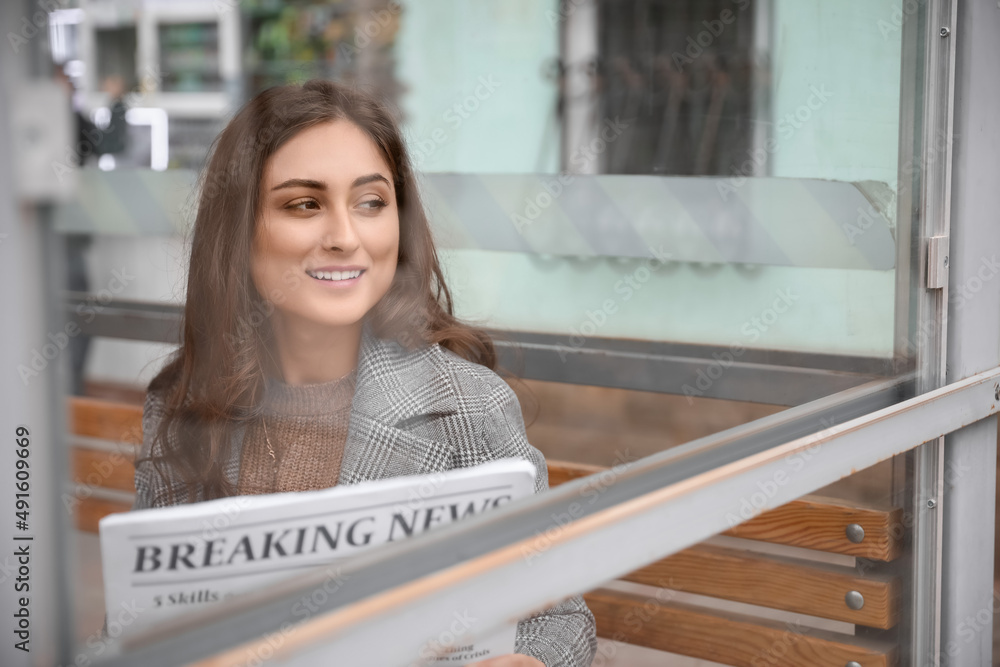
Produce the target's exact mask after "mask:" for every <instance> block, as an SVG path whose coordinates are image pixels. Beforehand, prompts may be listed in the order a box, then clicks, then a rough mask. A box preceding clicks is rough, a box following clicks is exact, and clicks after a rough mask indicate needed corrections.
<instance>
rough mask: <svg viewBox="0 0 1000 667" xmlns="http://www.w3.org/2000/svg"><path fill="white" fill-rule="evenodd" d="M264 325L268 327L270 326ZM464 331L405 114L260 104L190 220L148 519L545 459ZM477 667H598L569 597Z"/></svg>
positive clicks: (484, 338) (267, 95) (271, 98)
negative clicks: (251, 498)
mask: <svg viewBox="0 0 1000 667" xmlns="http://www.w3.org/2000/svg"><path fill="white" fill-rule="evenodd" d="M261 314H263V315H265V316H264V317H261ZM495 365H496V354H495V352H494V348H493V343H492V341H491V340H490V338H489V337H488V335H487V334H486V333H485V332H483V331H481V330H478V329H475V328H473V327H470V326H468V325H465V324H463V323H461V322H459V321H458V320H456V319H455V317H454V316H453V314H452V303H451V296H450V294H449V292H448V288H447V286H446V284H445V282H444V278H443V274H442V272H441V268H440V266H439V264H438V259H437V253H436V251H435V249H434V245H433V241H432V238H431V233H430V228H429V225H428V222H427V218H426V216H425V214H424V211H423V206H422V205H421V203H420V198H419V194H418V192H417V188H416V183H415V180H414V177H413V172H412V170H411V167H410V161H409V158H408V156H407V154H406V150H405V147H404V145H403V142H402V138H401V135H400V132H399V130H398V128H397V127H396V124H395V122H394V121H393V119H392V116H391V115H390V114H389V113H388V112H387V110H386V109H385V108H384V107H383V106H382V105H380V104H379V103H378V102H377V101H375V100H374V99H373V98H371V97H369V96H367V95H364V94H362V93H359V92H357V91H356V90H353V89H347V88H344V87H342V86H339V85H336V84H333V83H330V82H327V81H310V82H307V83H306V84H304V85H302V86H284V87H280V88H272V89H270V90H267V91H265V92H263V93H261V94H260V95H258V96H257V97H255V98H254V99H253V100H251V101H250V102H249V103H247V105H246V106H245V107H244V108H243V109H241V110H240V112H239V113H237V114H236V116H235V117H234V118H233V119H232V121H231V122H230V123H229V125H228V126H227V127H226V129H225V130H223V132H222V133H221V134H220V135H219V137H218V139H217V140H216V142H215V144H214V146H213V148H212V153H211V157H210V159H209V162H208V164H207V167H206V170H205V173H204V178H203V183H202V188H201V194H200V199H199V205H198V215H197V218H196V220H195V226H194V234H193V237H192V243H191V259H190V267H189V272H188V285H187V299H186V302H185V307H184V320H183V338H182V344H181V346H180V347H179V348H178V350H177V351H176V352H175V353H174V355H173V356H172V358H171V359H170V361H169V362H168V363H167V365H166V366H165V367H164V368H163V370H161V371H160V373H159V374H158V375H157V376H156V377H155V378H154V379H153V381H152V382H151V383H150V385H149V389H148V392H147V398H146V404H145V408H144V412H143V433H144V440H143V446H142V451H141V453H140V456H139V459H138V460H137V464H136V476H135V485H136V503H135V509H141V508H154V507H163V506H168V505H173V504H178V503H185V502H198V501H202V500H207V499H211V498H219V497H224V496H230V495H241V494H260V493H274V492H286V491H304V490H309V489H321V488H326V487H330V486H334V485H337V484H355V483H358V482H361V481H366V480H375V479H382V478H387V477H394V476H398V475H412V474H421V473H431V472H437V471H442V470H448V469H452V468H460V467H467V466H473V465H477V464H480V463H485V462H487V461H491V460H495V459H500V458H506V457H519V458H524V459H527V460H529V461H531V462H532V463H533V464H534V465H535V467H536V469H537V471H538V475H537V477H536V483H535V491H536V492H539V491H542V490H544V489H546V488H547V486H548V476H547V471H546V466H545V460H544V458H543V457H542V455H541V453H540V452H539V451H538V450H537V449H535V448H534V447H532V446H531V445H530V444H529V443H528V441H527V438H526V436H525V430H524V423H523V421H522V417H521V411H520V406H519V405H518V401H517V398H516V397H515V396H514V393H513V391H512V390H511V389H510V387H509V386H508V385H507V384H506V383H505V382H504V381H503V380H502V379H501V378H500V377H499V376H498V375H497V374H496V373H495V372H494V367H495ZM515 650H516V654H512V655H509V656H500V657H499V658H494V659H492V660H490V661H487V662H486V663H482V664H483V665H489V666H490V667H501V666H502V665H536V666H537V665H539V664H542V665H549V666H550V667H551V666H554V665H589V664H590V663H591V660H592V659H593V656H594V653H595V650H596V639H595V628H594V618H593V615H592V614H591V613H590V611H589V610H588V609H587V607H586V605H585V604H584V603H583V600H582V599H581V598H580V597H578V596H576V597H572V598H570V599H568V600H566V601H564V602H562V603H560V604H558V605H556V606H554V607H552V608H550V609H547V610H545V611H543V612H541V613H538V614H535V615H533V616H531V617H528V618H525V619H523V620H522V621H521V622H520V623H519V624H518V627H517V635H516V644H515Z"/></svg>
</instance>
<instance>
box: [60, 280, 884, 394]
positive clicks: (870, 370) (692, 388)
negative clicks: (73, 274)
mask: <svg viewBox="0 0 1000 667" xmlns="http://www.w3.org/2000/svg"><path fill="white" fill-rule="evenodd" d="M65 307H66V315H67V317H69V318H70V320H71V321H73V322H75V323H76V324H77V326H79V327H80V329H81V331H82V332H83V333H85V334H87V335H91V336H106V337H110V338H124V339H129V340H144V341H156V342H161V343H172V344H177V343H178V342H179V341H180V325H181V315H182V311H183V309H182V307H181V306H178V305H171V304H155V303H147V302H139V301H128V300H122V299H115V300H112V301H108V302H107V303H99V302H96V301H95V300H94V297H93V296H89V295H86V294H81V293H74V292H69V293H67V297H66V299H65ZM490 333H491V335H492V336H493V337H494V340H495V341H496V343H497V347H498V349H499V352H500V360H501V364H502V365H503V367H504V368H507V369H510V370H512V371H513V372H514V373H515V374H516V375H518V377H521V378H524V379H529V380H543V381H549V382H567V383H572V384H588V385H597V386H601V387H615V388H619V389H634V390H639V391H655V392H660V393H667V394H682V395H686V396H697V397H705V398H721V399H727V400H734V401H754V402H757V403H771V404H775V405H801V404H802V403H807V402H809V401H812V400H815V399H818V398H821V397H823V396H829V395H831V394H835V393H837V392H839V391H843V390H845V389H848V388H850V387H856V386H859V385H862V384H864V383H865V382H869V381H872V380H875V379H878V378H884V377H890V376H891V375H892V371H893V368H892V366H893V362H892V361H891V360H886V359H878V358H873V357H848V356H839V355H833V354H815V353H803V352H786V351H781V350H752V349H741V350H737V351H735V352H734V351H733V350H732V349H731V348H728V347H722V346H713V345H691V344H684V343H661V342H653V341H638V340H620V339H610V338H593V339H588V340H587V341H586V342H585V344H584V345H582V346H580V347H575V346H573V345H572V343H571V341H570V340H569V339H568V338H567V337H565V336H556V335H554V334H543V333H529V332H522V331H491V332H490ZM844 368H849V369H850V371H845V370H843V369H844Z"/></svg>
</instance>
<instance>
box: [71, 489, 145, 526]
mask: <svg viewBox="0 0 1000 667" xmlns="http://www.w3.org/2000/svg"><path fill="white" fill-rule="evenodd" d="M131 509H132V506H131V505H129V504H126V503H123V502H119V501H116V500H107V499H105V498H93V497H91V498H84V499H83V500H81V501H80V504H79V505H77V506H76V527H77V529H78V530H82V531H84V532H87V533H96V532H98V530H97V529H98V522H99V521H100V520H101V519H102V518H104V517H106V516H107V515H109V514H115V513H116V512H128V511H129V510H131Z"/></svg>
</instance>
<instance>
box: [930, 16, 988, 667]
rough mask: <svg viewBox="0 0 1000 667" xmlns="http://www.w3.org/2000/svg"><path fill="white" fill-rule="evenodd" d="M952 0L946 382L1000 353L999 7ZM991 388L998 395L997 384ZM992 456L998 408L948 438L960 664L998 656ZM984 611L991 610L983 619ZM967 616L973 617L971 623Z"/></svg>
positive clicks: (950, 640)
mask: <svg viewBox="0 0 1000 667" xmlns="http://www.w3.org/2000/svg"><path fill="white" fill-rule="evenodd" d="M956 4H957V5H958V7H957V16H956V17H955V20H954V21H953V23H951V35H950V39H949V41H950V42H952V49H953V50H954V51H955V52H956V56H955V69H956V75H955V77H954V98H955V100H956V101H961V104H957V105H956V108H955V111H954V144H953V147H952V154H951V159H950V160H949V164H950V168H951V176H950V178H949V181H950V185H951V191H952V193H953V196H952V199H951V204H950V205H951V210H950V212H951V225H952V226H951V230H950V250H949V255H950V260H951V261H950V264H951V276H950V280H951V283H952V285H954V286H956V289H955V290H954V292H953V294H954V297H953V299H952V302H950V303H949V308H948V340H947V360H948V364H947V366H946V370H945V373H946V376H947V381H949V382H954V381H956V380H959V379H960V378H963V377H966V376H968V375H970V374H972V373H975V372H978V371H980V370H982V369H984V368H989V367H992V366H995V365H996V364H997V363H1000V349H998V348H1000V345H998V340H1000V308H998V306H997V304H1000V279H998V277H997V276H996V269H995V268H992V269H991V268H989V266H988V262H989V261H992V262H993V264H994V265H995V264H996V259H997V256H998V255H1000V225H998V224H997V211H998V210H1000V191H998V189H997V188H996V186H995V184H996V183H997V182H998V181H1000V166H998V165H997V158H996V156H997V149H998V148H1000V128H998V127H997V124H996V120H995V116H996V109H997V108H998V107H1000V89H998V88H997V86H996V85H995V74H994V73H993V72H992V71H991V69H992V68H991V67H990V64H991V63H995V62H997V60H998V59H1000V43H998V42H997V39H996V36H997V34H1000V9H998V7H997V5H996V3H983V2H972V1H970V0H961V1H956ZM984 267H986V268H987V271H985V272H984ZM984 277H985V279H984ZM995 397H996V398H997V399H998V400H1000V388H997V390H996V396H995ZM996 461H997V425H996V418H993V419H989V420H984V421H983V422H979V423H977V424H975V425H974V426H970V427H967V428H964V429H962V430H961V431H957V432H955V433H952V434H950V435H948V436H947V437H946V438H945V453H944V460H943V468H944V470H945V471H946V473H947V474H946V479H945V484H944V489H943V491H944V493H943V502H942V507H941V513H942V521H943V524H944V528H943V544H942V563H943V567H942V572H943V573H942V595H941V599H940V608H941V644H940V653H938V654H935V655H934V656H933V657H939V658H940V659H941V661H942V662H944V661H945V660H946V661H947V662H948V664H949V665H954V666H957V667H971V666H975V667H979V666H980V665H991V664H993V659H994V658H993V657H992V656H991V654H992V649H993V642H992V632H991V631H992V627H991V626H992V622H993V621H992V618H993V615H994V614H995V613H996V611H997V609H998V603H997V600H996V599H995V598H994V596H993V577H994V572H993V569H994V558H993V549H994V531H995V528H996V522H995V516H994V509H995V498H996ZM984 610H987V611H986V612H984ZM984 616H988V617H989V619H990V620H989V621H988V622H987V623H986V624H985V628H982V625H981V624H982V621H981V620H980V619H981V618H983V617H984ZM970 619H975V620H974V621H973V625H972V627H971V628H970V622H969V620H970ZM970 629H971V630H973V632H972V636H971V638H970V636H969V634H970Z"/></svg>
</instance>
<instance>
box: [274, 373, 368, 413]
mask: <svg viewBox="0 0 1000 667" xmlns="http://www.w3.org/2000/svg"><path fill="white" fill-rule="evenodd" d="M356 381H357V370H354V371H351V372H350V373H348V374H347V375H345V376H344V377H342V378H338V379H336V380H330V381H329V382H320V383H318V384H300V385H290V384H285V383H284V382H282V381H281V380H278V379H277V378H273V377H271V378H268V379H267V386H266V389H265V395H264V412H265V413H266V414H281V415H300V416H314V415H325V414H330V413H332V412H335V411H340V410H344V409H350V407H351V400H352V399H353V398H354V387H355V383H356Z"/></svg>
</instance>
